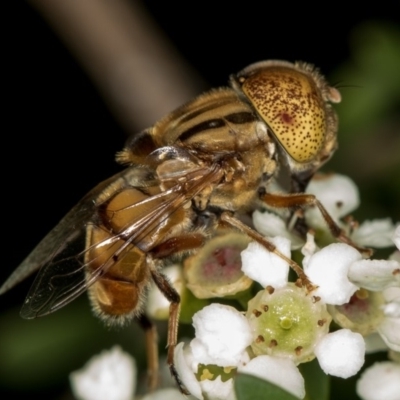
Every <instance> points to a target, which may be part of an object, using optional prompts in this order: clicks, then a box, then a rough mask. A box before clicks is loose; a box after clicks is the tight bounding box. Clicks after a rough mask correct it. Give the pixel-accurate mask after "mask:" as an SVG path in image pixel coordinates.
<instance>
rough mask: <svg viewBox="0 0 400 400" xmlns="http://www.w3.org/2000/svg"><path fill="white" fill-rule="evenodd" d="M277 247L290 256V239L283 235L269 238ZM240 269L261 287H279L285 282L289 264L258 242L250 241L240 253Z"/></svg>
mask: <svg viewBox="0 0 400 400" xmlns="http://www.w3.org/2000/svg"><path fill="white" fill-rule="evenodd" d="M269 240H270V241H271V242H272V243H273V244H274V245H275V246H276V247H277V249H278V250H279V251H280V252H281V253H283V254H284V255H285V256H286V257H288V258H290V241H289V240H288V239H286V238H284V237H279V236H278V237H275V238H271V239H269ZM241 257H242V271H243V273H244V274H245V275H247V276H248V277H249V278H251V279H253V280H254V281H257V282H259V283H260V284H261V286H263V287H267V286H268V285H270V286H272V287H274V288H280V287H283V286H285V285H286V284H287V280H288V273H289V264H288V263H287V262H286V261H284V260H282V258H280V257H278V256H277V255H275V254H274V253H271V252H270V251H268V250H267V249H265V247H263V246H261V245H260V244H259V243H256V242H251V243H250V244H249V245H248V247H247V249H246V250H243V251H242V253H241Z"/></svg>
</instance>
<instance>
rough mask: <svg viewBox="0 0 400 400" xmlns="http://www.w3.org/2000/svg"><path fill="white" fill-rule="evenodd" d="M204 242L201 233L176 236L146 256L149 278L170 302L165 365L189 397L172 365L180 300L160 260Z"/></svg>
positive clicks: (176, 338) (196, 246)
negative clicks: (162, 269)
mask: <svg viewBox="0 0 400 400" xmlns="http://www.w3.org/2000/svg"><path fill="white" fill-rule="evenodd" d="M204 242H205V237H204V235H203V234H201V233H196V232H194V233H191V234H187V235H182V236H177V237H173V238H170V239H168V240H166V241H165V242H163V243H161V244H159V245H157V246H156V247H154V248H153V249H152V251H151V252H150V253H149V255H148V256H147V265H148V266H149V269H150V273H151V276H152V278H153V281H154V283H155V284H156V286H157V287H158V289H159V290H160V292H161V293H162V294H163V295H164V296H165V298H166V299H167V300H168V301H169V302H170V306H169V320H168V342H167V347H168V354H167V363H168V366H169V369H170V371H171V374H172V376H173V377H174V379H175V381H176V383H177V384H178V386H179V389H180V390H181V392H182V393H183V394H186V395H189V394H190V393H189V392H188V390H187V389H186V388H185V386H184V384H183V382H182V381H181V379H180V377H179V374H178V372H177V370H176V368H175V364H174V352H175V347H176V344H177V340H178V325H179V311H180V301H181V298H180V296H179V294H178V292H177V291H176V290H175V288H174V287H173V286H172V284H171V283H170V281H169V280H168V278H167V277H166V276H165V275H164V274H163V273H162V272H161V271H160V269H161V268H160V267H161V266H162V259H163V258H165V257H168V256H170V255H173V254H177V253H181V252H185V251H190V250H193V249H196V248H198V247H200V246H202V245H203V244H204Z"/></svg>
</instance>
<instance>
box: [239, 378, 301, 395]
mask: <svg viewBox="0 0 400 400" xmlns="http://www.w3.org/2000/svg"><path fill="white" fill-rule="evenodd" d="M235 392H236V397H237V399H238V400H266V399H268V400H298V398H297V397H295V396H293V395H292V394H290V393H288V392H286V390H283V389H281V388H280V387H278V386H275V385H273V384H272V383H270V382H267V381H265V380H263V379H260V378H257V377H255V376H252V375H246V374H238V375H237V376H236V378H235Z"/></svg>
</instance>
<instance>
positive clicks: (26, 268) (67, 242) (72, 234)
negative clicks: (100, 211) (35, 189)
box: [0, 174, 119, 295]
mask: <svg viewBox="0 0 400 400" xmlns="http://www.w3.org/2000/svg"><path fill="white" fill-rule="evenodd" d="M118 175H119V174H117V175H116V176H113V177H112V178H110V179H108V180H106V181H104V182H102V183H100V184H99V185H97V186H96V187H95V188H94V189H93V190H91V191H90V192H89V193H88V194H87V195H86V196H85V197H84V198H83V199H82V200H81V201H80V202H79V203H78V204H77V205H76V206H75V207H74V208H73V209H72V210H71V211H70V212H69V213H68V214H67V215H66V216H65V217H64V218H63V219H62V220H61V221H60V222H59V223H58V225H56V226H55V227H54V228H53V229H52V230H51V231H50V232H49V233H48V234H47V235H46V236H45V237H44V239H43V240H42V241H41V242H40V243H39V244H38V245H37V246H36V247H35V249H34V250H33V251H32V252H31V253H30V254H29V255H28V257H26V258H25V260H24V261H23V262H22V263H21V264H20V265H19V266H18V268H16V269H15V270H14V272H13V273H12V274H11V275H10V276H9V277H8V279H7V280H6V281H5V282H4V283H3V285H2V286H1V287H0V295H1V294H4V293H5V292H7V291H8V290H10V289H12V288H13V287H14V286H15V285H17V284H18V283H20V282H22V281H23V280H24V279H26V278H27V277H28V276H30V275H32V274H33V273H34V272H36V271H38V270H39V269H40V268H41V267H42V265H45V264H47V263H49V262H50V260H51V259H53V258H54V257H56V256H57V254H59V253H61V252H63V251H64V250H65V248H67V247H71V246H72V247H74V246H73V243H74V242H75V241H76V239H77V236H78V231H79V229H80V228H82V227H84V226H85V225H86V223H87V222H88V221H90V220H91V218H92V216H93V214H94V212H95V210H96V204H95V200H96V198H97V196H98V195H99V193H101V192H102V191H103V190H104V189H105V188H106V187H107V186H108V185H109V184H110V183H111V182H112V181H114V180H115V179H117V176H118Z"/></svg>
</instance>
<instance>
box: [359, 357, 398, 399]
mask: <svg viewBox="0 0 400 400" xmlns="http://www.w3.org/2000/svg"><path fill="white" fill-rule="evenodd" d="M399 393H400V365H399V364H396V363H394V362H391V361H384V362H378V363H375V364H374V365H373V366H372V367H370V368H368V369H366V370H365V371H364V372H363V374H362V375H361V379H359V381H358V382H357V394H358V395H359V396H360V397H361V398H362V399H363V400H383V399H384V400H398V399H399Z"/></svg>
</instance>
